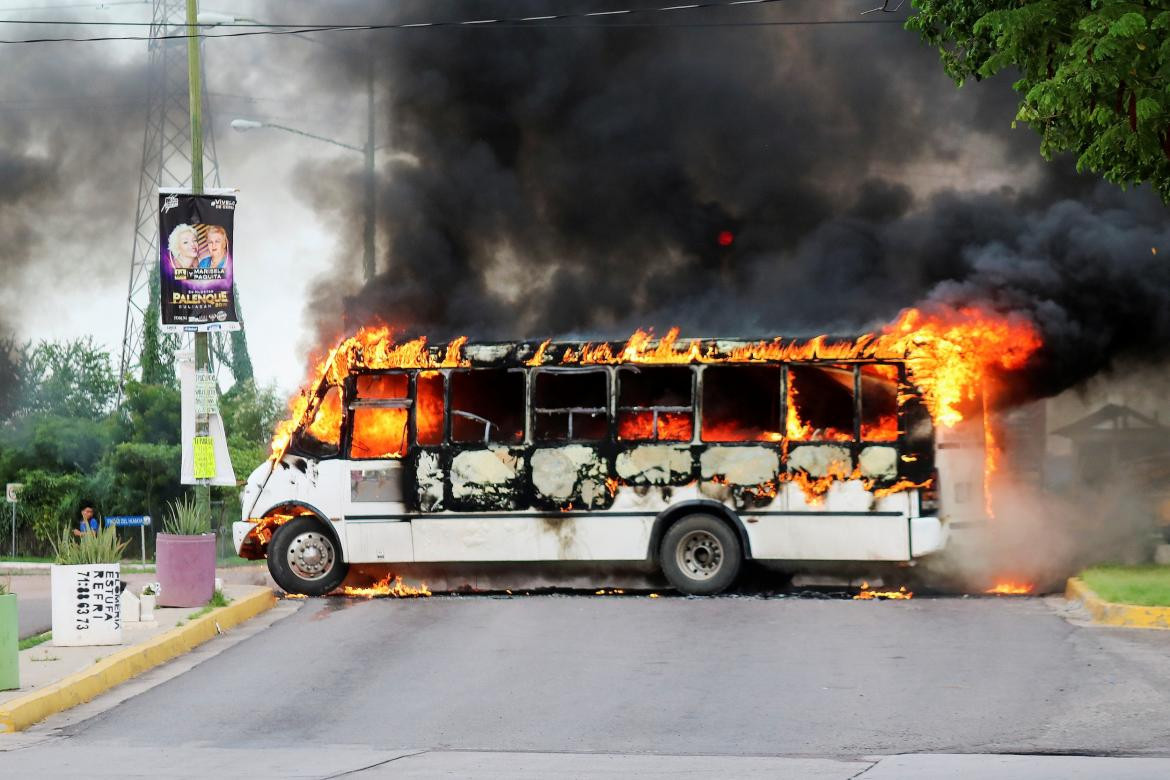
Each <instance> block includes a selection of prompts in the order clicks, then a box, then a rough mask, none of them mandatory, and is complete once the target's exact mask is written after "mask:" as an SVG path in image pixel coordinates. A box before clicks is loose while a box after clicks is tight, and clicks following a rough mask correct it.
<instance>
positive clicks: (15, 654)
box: [0, 593, 20, 691]
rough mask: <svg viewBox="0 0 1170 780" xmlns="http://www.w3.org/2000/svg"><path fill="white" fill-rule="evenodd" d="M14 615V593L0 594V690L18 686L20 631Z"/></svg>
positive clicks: (14, 688) (13, 688)
mask: <svg viewBox="0 0 1170 780" xmlns="http://www.w3.org/2000/svg"><path fill="white" fill-rule="evenodd" d="M16 615H17V613H16V594H15V593H8V594H6V595H3V596H0V691H12V690H16V689H17V688H19V687H20V652H19V651H18V648H19V647H20V631H19V628H18V625H17V618H16Z"/></svg>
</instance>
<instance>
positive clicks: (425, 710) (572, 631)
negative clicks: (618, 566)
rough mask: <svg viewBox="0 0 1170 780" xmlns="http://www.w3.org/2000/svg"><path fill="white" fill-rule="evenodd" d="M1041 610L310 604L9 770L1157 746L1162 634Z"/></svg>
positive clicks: (1038, 604)
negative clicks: (113, 759)
mask: <svg viewBox="0 0 1170 780" xmlns="http://www.w3.org/2000/svg"><path fill="white" fill-rule="evenodd" d="M1056 604H1057V602H1056V601H1055V600H1053V601H1046V600H1044V599H999V600H997V599H989V598H970V599H961V598H958V599H956V598H945V599H944V598H939V599H923V598H918V599H915V600H913V601H907V602H855V601H841V600H818V599H798V598H776V599H764V598H751V597H726V598H715V599H685V598H672V597H663V598H657V599H650V598H647V597H645V596H639V597H629V596H627V597H592V596H536V597H516V598H493V597H482V596H480V597H433V598H430V599H417V600H392V599H378V600H374V601H362V600H345V599H330V600H311V601H307V602H304V603H303V605H302V606H300V607H299V608H296V607H293V606H292V605H289V606H288V607H287V608H288V609H289V610H291V612H290V615H289V617H287V618H286V619H283V620H281V621H279V622H276V623H274V624H273V625H272V626H271V627H270V628H268V629H266V630H264V631H262V632H260V633H257V634H256V635H254V636H251V637H250V638H247V639H245V640H243V641H239V642H238V643H237V644H235V645H234V646H231V647H229V648H227V649H226V650H223V651H222V652H220V653H219V654H218V655H214V656H211V657H209V658H207V660H205V661H203V662H202V663H200V664H199V665H197V666H194V667H193V668H191V669H190V670H189V671H186V673H184V674H181V675H179V676H177V677H175V678H174V679H170V680H169V681H166V682H164V683H162V684H158V685H157V686H156V687H154V688H152V689H150V690H146V691H145V692H143V693H141V694H140V695H137V696H135V697H134V698H131V699H129V700H127V701H125V702H123V703H121V704H120V705H118V706H116V707H114V708H113V709H110V710H108V711H106V712H104V713H102V714H99V715H97V716H95V717H92V718H90V719H88V720H85V721H83V722H80V723H77V724H75V725H72V726H67V727H65V728H64V729H63V730H59V731H58V732H57V733H59V734H63V735H64V736H65V737H67V739H65V740H61V741H54V742H53V743H52V744H46V745H43V746H37V745H33V746H31V747H27V748H25V749H23V750H20V751H18V753H19V754H21V762H22V763H20V764H19V765H17V764H13V765H12V766H31V764H28V763H27V762H29V761H34V760H35V759H36V757H37V756H38V755H41V756H44V757H46V758H47V757H48V755H49V751H57V755H58V756H64V755H69V754H70V753H69V751H65V752H62V748H63V746H65V745H67V746H68V747H69V749H70V750H71V751H73V752H74V753H76V752H77V751H83V752H84V751H86V750H88V751H90V755H100V753H101V751H102V750H109V749H113V748H115V747H116V748H118V749H142V750H141V753H142V754H148V753H150V754H167V753H168V751H170V752H172V753H173V751H176V750H180V749H181V748H183V747H184V746H186V747H187V748H189V749H191V750H195V751H197V755H211V753H207V751H212V752H215V751H229V753H224V754H223V755H228V754H230V751H233V750H234V751H240V750H252V749H253V748H261V747H262V748H263V750H264V751H265V755H267V756H270V757H272V760H277V759H278V758H279V757H281V756H283V757H284V758H285V759H287V760H289V761H293V760H294V759H296V760H298V761H302V760H304V761H307V760H308V759H307V758H306V756H312V757H313V760H318V759H321V758H322V757H323V756H325V755H328V752H329V751H330V750H344V751H349V753H346V755H349V756H350V757H351V758H353V759H354V760H355V761H358V760H359V759H358V758H357V757H358V755H359V754H363V753H362V751H366V753H369V755H375V754H376V755H382V756H385V755H390V754H393V755H408V754H411V753H414V752H417V751H424V750H430V751H472V752H474V751H490V752H491V753H492V754H495V755H499V754H507V755H512V756H516V755H527V756H529V759H530V760H532V759H531V757H532V756H538V755H546V754H558V755H566V754H571V755H581V754H588V755H593V754H603V755H613V756H627V757H629V756H638V755H645V754H654V755H659V756H705V757H720V756H722V757H728V756H737V757H755V758H754V759H753V760H757V759H758V760H763V759H764V758H766V757H775V756H784V757H789V758H791V759H793V760H795V759H796V758H800V759H801V760H807V761H811V762H813V763H812V764H809V765H808V767H813V766H814V764H815V765H816V766H821V764H816V762H825V761H828V762H829V764H826V765H825V766H829V767H831V768H837V769H840V770H841V771H842V772H845V770H844V769H842V768H846V769H847V768H849V767H850V766H852V765H851V764H849V763H848V762H853V761H862V760H864V759H865V757H867V756H873V755H890V754H898V753H923V752H927V753H960V754H961V753H1027V754H1035V753H1045V754H1047V753H1073V754H1085V753H1091V754H1103V755H1146V756H1170V718H1167V716H1166V713H1167V712H1170V632H1159V631H1137V630H1127V629H1106V628H1098V627H1084V626H1078V625H1074V624H1072V623H1070V622H1068V621H1066V620H1065V619H1064V618H1063V617H1062V616H1061V615H1059V614H1057V612H1056V607H1055V605H1056ZM93 751H97V752H96V753H94V752H93ZM198 751H203V752H198ZM354 751H357V752H356V753H355V752H354ZM371 751H372V752H371ZM216 754H217V755H219V753H216ZM472 754H473V753H452V754H450V755H462V756H468V755H472ZM15 755H16V754H15V753H9V754H8V755H7V757H9V758H11V757H13V756H15ZM78 755H81V754H80V753H79V754H78ZM192 755H196V754H192ZM363 755H364V754H363ZM298 757H300V758H298ZM381 760H382V759H379V761H381ZM387 760H390V759H387ZM704 760H707V759H704ZM4 762H5V756H4V755H3V754H0V771H2V770H3V767H4ZM359 763H360V761H359ZM298 765H301V766H305V767H307V766H309V765H313V766H316V764H312V762H309V763H308V764H305V763H301V764H298ZM338 766H340V764H339V765H338ZM347 766H348V764H347ZM860 766H861V769H864V768H865V765H864V764H862V765H860ZM1135 766H1136V765H1135ZM1166 766H1167V765H1166V764H1165V763H1161V764H1160V767H1161V770H1165V768H1166ZM628 769H629V771H630V772H631V773H633V772H635V771H640V770H637V768H636V767H633V766H630V767H628ZM1161 770H1160V771H1161ZM721 771H726V770H721ZM856 771H860V770H856ZM856 771H854V770H852V769H850V770H849V771H848V772H847V773H843V774H840V775H836V774H825V775H824V776H825V777H829V776H833V777H837V776H840V777H849V776H851V775H852V774H855V773H856ZM229 774H230V773H229ZM309 774H311V772H310V773H309ZM619 774H624V772H619ZM744 774H750V772H747V771H746V765H745V772H744ZM306 776H307V775H306ZM318 776H324V775H318ZM534 776H539V772H538V773H536V774H535V775H534ZM795 776H820V775H817V774H816V772H815V771H813V769H812V768H808V769H807V771H803V772H797V773H796V775H795ZM874 776H875V777H877V775H874ZM905 776H912V774H910V773H907V774H906V775H905ZM1028 776H1032V775H1028ZM1054 776H1062V775H1060V774H1057V775H1054ZM1063 776H1075V774H1071V773H1068V772H1065V773H1064V774H1063ZM1086 776H1091V775H1086ZM1133 776H1135V777H1137V776H1145V775H1141V774H1138V775H1133ZM868 777H869V775H868V774H867V778H868Z"/></svg>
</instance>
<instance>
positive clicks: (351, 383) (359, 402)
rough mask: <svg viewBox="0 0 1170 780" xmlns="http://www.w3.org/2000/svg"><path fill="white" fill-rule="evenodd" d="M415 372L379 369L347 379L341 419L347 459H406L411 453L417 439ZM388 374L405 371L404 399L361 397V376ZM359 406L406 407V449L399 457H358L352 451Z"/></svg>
mask: <svg viewBox="0 0 1170 780" xmlns="http://www.w3.org/2000/svg"><path fill="white" fill-rule="evenodd" d="M414 373H415V372H413V371H411V370H409V369H404V368H388V369H385V370H379V371H359V372H356V373H354V374H352V375H350V376H348V377H346V379H345V392H344V393H343V394H342V404H343V406H342V415H343V416H342V421H341V432H342V439H341V445H342V446H341V452H342V453H343V454H344V457H345V459H346V460H360V461H403V460H406V458H407V457H408V456H409V455H410V451H411V448H413V447H414V446H415V445H414V444H413V442H414V411H413V407H414ZM387 374H402V375H405V376H406V397H405V398H368V399H362V398H359V397H358V394H357V381H358V377H362V376H382V375H387ZM356 409H406V428H405V432H406V452H404V453H403V454H402V455H400V456H398V457H387V456H381V457H358V456H355V455H354V454H353V423H354V416H355V415H354V414H353V411H354V410H356Z"/></svg>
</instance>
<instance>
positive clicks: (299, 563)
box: [288, 531, 337, 580]
mask: <svg viewBox="0 0 1170 780" xmlns="http://www.w3.org/2000/svg"><path fill="white" fill-rule="evenodd" d="M336 563H337V554H336V552H335V551H334V549H333V540H332V539H330V538H329V537H328V536H326V535H325V534H321V533H318V532H316V531H306V532H304V533H302V534H298V535H297V536H296V538H294V539H293V540H292V543H291V544H289V546H288V567H289V568H290V569H292V571H293V573H294V574H296V575H297V576H298V577H300V578H301V579H303V580H319V579H321V578H322V577H325V576H326V575H328V574H329V572H331V571H333V566H334V564H336Z"/></svg>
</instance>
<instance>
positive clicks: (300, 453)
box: [287, 383, 349, 461]
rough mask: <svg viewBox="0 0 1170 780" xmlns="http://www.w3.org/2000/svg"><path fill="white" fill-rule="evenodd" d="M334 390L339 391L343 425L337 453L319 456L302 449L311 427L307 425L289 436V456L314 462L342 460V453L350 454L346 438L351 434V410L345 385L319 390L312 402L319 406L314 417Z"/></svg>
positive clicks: (330, 386)
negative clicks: (303, 438)
mask: <svg viewBox="0 0 1170 780" xmlns="http://www.w3.org/2000/svg"><path fill="white" fill-rule="evenodd" d="M334 388H336V389H337V395H338V397H339V403H340V404H341V424H340V429H339V431H338V434H337V451H336V452H334V453H333V454H332V455H319V454H316V453H313V452H310V451H309V450H306V449H302V448H301V447H300V446H298V445H299V444H300V441H301V438H302V437H303V436H304V435H305V434H306V433H307V432H308V429H309V425H308V424H306V425H298V426H297V427H296V428H295V429H294V430H293V432H292V434H291V435H290V436H289V440H288V449H287V454H289V455H296V456H297V457H300V458H308V459H310V460H314V461H322V460H342V459H343V458H344V457H345V456H344V455H343V454H342V453H346V452H349V441H348V440H347V438H346V437H347V436H348V434H349V409H348V407H347V405H346V400H345V399H346V397H347V395H346V387H345V384H344V383H343V384H339V385H324V384H323V385H321V386H320V387H318V388H317V392H316V393H315V398H314V400H313V402H312V403H313V404H317V407H315V410H314V415H313V416H314V417H315V416H316V409H319V408H320V404H321V403H323V402H324V400H325V396H326V395H328V394H329V391H330V390H332V389H334ZM314 439H315V440H316V441H320V439H317V438H316V437H314Z"/></svg>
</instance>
